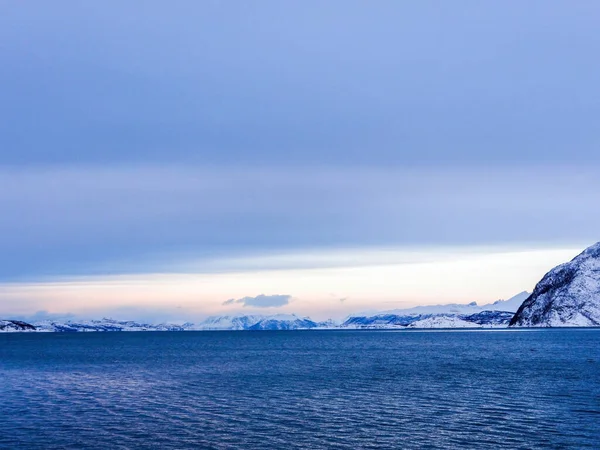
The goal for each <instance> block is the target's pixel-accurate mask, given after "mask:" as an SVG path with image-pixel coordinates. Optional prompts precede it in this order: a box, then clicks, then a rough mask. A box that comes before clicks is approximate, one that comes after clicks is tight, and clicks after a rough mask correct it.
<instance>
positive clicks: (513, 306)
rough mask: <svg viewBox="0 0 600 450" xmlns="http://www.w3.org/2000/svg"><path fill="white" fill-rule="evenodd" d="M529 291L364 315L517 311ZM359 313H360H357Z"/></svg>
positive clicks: (468, 313)
mask: <svg viewBox="0 0 600 450" xmlns="http://www.w3.org/2000/svg"><path fill="white" fill-rule="evenodd" d="M529 295H530V294H529V292H525V291H524V292H520V293H518V294H517V295H515V296H513V297H511V298H509V299H508V300H496V301H495V302H494V303H488V304H485V305H481V306H480V305H478V304H477V303H476V302H471V303H466V304H465V303H449V304H444V305H426V306H415V307H413V308H405V309H393V310H389V311H381V312H377V313H370V314H369V313H363V314H360V315H362V316H368V315H375V314H393V315H397V316H412V315H423V314H454V315H456V314H467V315H470V314H477V313H480V312H482V311H507V312H512V313H515V312H516V311H517V309H519V307H520V306H521V304H522V303H523V301H524V300H525V299H526V298H527V297H529ZM356 315H358V314H356Z"/></svg>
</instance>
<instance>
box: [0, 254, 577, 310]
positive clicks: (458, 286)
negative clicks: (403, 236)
mask: <svg viewBox="0 0 600 450" xmlns="http://www.w3.org/2000/svg"><path fill="white" fill-rule="evenodd" d="M579 251H580V248H554V249H553V248H546V249H541V248H533V249H522V250H514V249H510V250H505V251H502V250H499V249H491V250H487V251H484V250H482V249H475V248H472V249H463V250H462V251H459V252H454V253H453V252H450V251H448V250H446V251H441V250H424V251H422V252H420V253H419V252H415V251H414V250H413V251H407V250H401V249H399V250H395V251H391V250H389V251H387V252H385V253H382V252H377V251H368V250H363V251H362V252H361V251H360V250H354V251H345V252H338V253H337V254H335V253H330V254H326V253H322V254H321V255H320V256H319V257H320V258H321V261H326V260H329V261H336V260H337V261H338V262H339V261H340V260H346V261H350V262H351V263H349V265H344V264H339V265H337V266H334V267H322V268H285V269H280V270H274V269H270V270H256V269H253V270H246V271H235V272H229V273H199V274H152V273H149V274H139V275H119V276H105V277H79V278H72V279H61V280H57V281H50V282H44V283H10V284H2V285H0V295H2V297H3V298H4V299H5V302H4V311H2V313H3V314H4V315H10V314H13V315H16V314H19V315H28V314H33V313H35V312H37V311H48V312H49V313H56V314H67V313H72V314H75V315H81V316H90V317H99V316H112V317H115V318H122V319H136V318H138V317H135V316H136V315H143V316H146V317H148V316H150V317H156V319H157V320H159V319H160V318H161V317H163V316H164V318H165V319H168V320H198V319H200V318H202V317H204V316H207V315H216V314H218V315H221V314H240V313H245V314H247V313H258V314H276V313H296V314H299V315H306V316H311V317H313V318H314V319H319V320H321V319H326V318H330V317H334V318H341V317H344V316H346V315H348V314H351V313H355V312H359V311H365V310H370V311H376V310H390V309H395V308H409V307H413V306H417V305H432V304H443V303H469V302H472V301H476V302H478V303H479V304H485V303H490V302H493V301H495V300H497V299H500V298H503V299H506V298H509V297H511V296H512V295H514V294H517V293H518V292H521V291H523V290H528V291H531V290H532V289H533V287H534V285H535V283H537V281H539V279H540V278H541V277H542V276H543V275H544V273H546V272H547V271H548V270H550V269H551V268H552V267H554V266H556V265H557V264H560V263H562V262H566V261H568V260H569V259H571V258H572V257H574V256H575V255H576V254H577V253H579ZM340 255H342V256H340ZM312 256H313V257H315V258H316V256H315V255H312ZM417 256H418V257H417ZM270 258H271V259H273V258H274V259H277V258H275V257H270ZM280 258H281V260H286V261H291V260H303V259H310V255H302V254H296V255H280ZM261 261H262V262H264V259H262V260H261V259H260V258H258V259H257V261H255V262H256V265H260V264H261ZM360 261H365V263H364V264H362V265H361V264H357V262H360ZM260 294H266V295H273V294H282V295H290V296H291V300H290V302H289V304H287V305H284V306H281V307H277V308H275V307H270V308H250V307H243V306H240V305H239V304H232V305H223V302H224V301H225V300H227V299H230V298H241V297H245V296H256V295H260Z"/></svg>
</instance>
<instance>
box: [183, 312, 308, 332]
mask: <svg viewBox="0 0 600 450" xmlns="http://www.w3.org/2000/svg"><path fill="white" fill-rule="evenodd" d="M319 326H320V324H319V323H318V322H314V321H313V320H311V319H310V318H308V317H298V316H296V315H295V314H276V315H272V316H259V315H251V316H213V317H209V318H208V319H206V320H205V321H204V322H201V323H199V324H198V325H196V326H195V327H194V329H196V330H306V329H311V328H318V327H319Z"/></svg>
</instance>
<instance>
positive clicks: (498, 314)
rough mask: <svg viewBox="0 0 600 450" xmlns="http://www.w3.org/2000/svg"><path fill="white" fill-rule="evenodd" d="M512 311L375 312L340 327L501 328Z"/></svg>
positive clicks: (354, 317)
mask: <svg viewBox="0 0 600 450" xmlns="http://www.w3.org/2000/svg"><path fill="white" fill-rule="evenodd" d="M513 315H514V313H512V312H510V311H480V312H477V313H473V314H451V313H441V314H404V315H402V314H390V313H384V314H376V315H373V316H352V317H349V318H348V319H347V320H346V321H345V322H344V323H343V324H342V325H340V327H341V328H361V329H389V328H502V327H507V326H508V324H509V322H510V319H512V317H513Z"/></svg>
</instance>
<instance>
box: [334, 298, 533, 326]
mask: <svg viewBox="0 0 600 450" xmlns="http://www.w3.org/2000/svg"><path fill="white" fill-rule="evenodd" d="M529 295H530V294H529V293H528V292H520V293H519V294H517V295H515V296H514V297H511V298H509V299H508V300H497V301H495V302H494V303H489V304H486V305H482V306H479V305H478V304H477V303H476V302H471V303H468V304H461V303H450V304H446V305H428V306H415V307H414V308H406V309H394V310H391V311H384V312H379V313H370V314H369V313H367V314H354V315H352V316H349V317H348V318H347V319H346V320H345V321H344V322H343V323H342V324H341V325H340V327H341V328H378V329H385V328H467V327H468V328H483V327H485V328H500V327H507V326H508V324H509V323H510V320H511V319H512V317H513V316H514V313H515V311H517V309H519V306H521V304H522V303H523V300H525V299H526V298H527V297H529Z"/></svg>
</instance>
